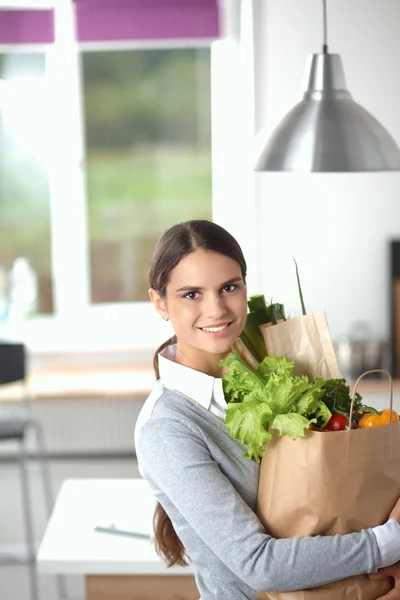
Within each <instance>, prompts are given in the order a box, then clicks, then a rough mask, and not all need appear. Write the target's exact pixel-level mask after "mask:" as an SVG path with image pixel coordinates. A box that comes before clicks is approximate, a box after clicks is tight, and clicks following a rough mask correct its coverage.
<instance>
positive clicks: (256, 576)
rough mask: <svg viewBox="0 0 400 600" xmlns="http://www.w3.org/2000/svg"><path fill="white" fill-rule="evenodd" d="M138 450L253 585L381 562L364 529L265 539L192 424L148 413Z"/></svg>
mask: <svg viewBox="0 0 400 600" xmlns="http://www.w3.org/2000/svg"><path fill="white" fill-rule="evenodd" d="M138 455H139V458H140V466H141V471H142V473H143V476H144V477H145V478H146V479H148V480H149V482H150V483H152V484H153V485H154V486H155V487H156V488H157V489H159V490H160V491H161V492H162V493H164V494H165V495H166V496H167V497H168V498H169V499H170V501H171V502H172V503H173V504H174V505H175V507H176V508H177V510H178V511H179V512H180V514H181V515H182V517H183V518H184V519H185V520H186V521H187V523H189V525H190V526H191V527H192V528H193V529H194V530H195V532H196V533H197V535H198V536H200V537H201V538H202V540H203V541H204V543H205V544H206V545H207V546H208V547H209V548H210V549H211V550H212V551H213V552H214V554H216V555H217V556H218V557H219V559H220V560H221V561H222V562H223V563H224V564H225V565H226V566H227V567H228V568H229V569H230V570H231V571H232V572H233V573H234V574H235V575H236V576H237V577H239V578H240V579H242V580H243V581H244V582H245V583H246V584H247V585H249V586H250V587H251V588H253V589H255V590H268V591H292V590H300V589H306V588H311V587H315V586H319V585H324V584H327V583H330V582H333V581H338V580H341V579H345V578H346V577H350V576H352V575H360V574H363V573H374V572H376V570H377V569H378V568H379V567H380V566H381V557H380V551H379V547H378V543H377V540H376V537H375V535H374V533H373V532H372V530H371V529H367V530H363V531H362V532H360V533H352V534H348V535H335V536H316V537H297V538H288V539H273V538H271V536H269V535H267V534H266V533H265V531H264V528H263V526H262V524H261V523H260V521H259V519H258V518H257V516H256V515H255V513H254V512H253V511H252V510H251V509H250V508H249V506H248V505H247V504H246V503H245V502H244V500H243V499H242V498H241V496H240V495H239V494H238V493H237V491H236V490H235V488H234V487H233V485H232V484H231V483H230V481H229V480H228V479H227V477H226V476H225V475H224V474H223V473H222V472H221V471H220V469H219V467H218V464H217V463H216V462H215V461H214V460H213V459H212V458H211V456H210V453H209V450H208V448H207V446H206V444H205V443H204V440H203V439H202V436H201V435H200V434H199V432H197V431H196V429H195V428H193V430H192V429H191V428H190V427H188V426H187V425H186V424H184V423H181V422H179V421H177V420H175V419H169V418H162V419H161V418H153V419H151V420H150V421H148V422H147V423H146V425H144V427H143V429H142V430H141V432H140V435H139V439H138ZM182 541H183V542H184V540H182ZM399 547H400V539H399ZM396 560H400V550H399V557H398V558H396Z"/></svg>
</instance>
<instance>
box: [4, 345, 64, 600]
mask: <svg viewBox="0 0 400 600" xmlns="http://www.w3.org/2000/svg"><path fill="white" fill-rule="evenodd" d="M17 382H19V383H20V385H21V391H22V393H21V401H20V402H18V411H16V410H15V404H16V403H15V402H13V410H12V411H10V413H9V415H7V412H5V411H4V408H5V404H4V403H2V402H1V400H0V443H1V442H9V441H15V442H17V443H18V450H19V451H18V456H17V461H18V465H19V469H20V476H21V491H22V507H23V516H24V525H25V537H26V545H27V556H26V557H18V556H15V555H10V554H7V555H5V554H1V553H0V566H4V565H10V564H16V563H18V564H27V565H28V566H29V575H30V590H31V599H32V600H39V585H38V577H37V572H36V565H35V561H36V550H35V541H34V528H33V511H32V502H31V488H30V482H29V476H28V455H27V452H26V438H27V434H28V433H29V432H30V431H33V432H34V433H35V438H36V445H37V450H38V460H39V461H40V466H41V468H40V472H41V478H42V485H43V493H44V500H45V507H46V510H47V513H48V516H49V517H50V515H51V511H52V508H53V493H52V487H51V479H50V469H49V460H48V455H47V451H46V447H45V441H44V434H43V429H42V426H41V423H39V421H37V420H36V419H35V418H34V417H33V415H32V410H31V401H30V393H29V386H28V383H27V381H26V350H25V347H24V345H23V344H21V343H11V342H10V343H9V342H2V341H0V386H1V385H4V384H10V383H17ZM2 409H3V410H2ZM2 413H3V414H2ZM64 585H65V582H64V578H63V577H61V576H59V577H58V578H57V586H58V592H59V595H60V597H62V598H65V597H66V593H65V587H64Z"/></svg>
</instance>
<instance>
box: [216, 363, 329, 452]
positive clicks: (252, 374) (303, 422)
mask: <svg viewBox="0 0 400 600" xmlns="http://www.w3.org/2000/svg"><path fill="white" fill-rule="evenodd" d="M220 364H221V365H223V366H226V367H227V372H226V373H225V375H224V376H223V383H224V390H227V391H228V392H229V393H228V398H231V399H233V400H234V401H233V402H230V403H229V404H228V408H227V411H226V418H225V425H226V427H227V429H228V431H229V433H230V435H231V436H232V437H233V439H236V440H239V441H240V442H241V443H242V444H243V445H244V446H245V447H246V453H245V456H246V458H250V459H254V460H255V461H256V462H258V463H259V462H260V460H261V458H262V456H263V455H264V451H265V444H266V443H267V442H268V441H269V440H270V439H271V434H270V432H269V430H270V429H276V430H278V431H279V433H280V435H290V436H292V437H293V438H296V437H304V435H305V431H306V430H307V429H309V428H310V426H311V423H318V425H319V426H324V425H325V423H326V422H327V421H328V420H329V419H330V417H331V413H330V411H329V409H328V408H327V406H326V405H325V404H324V403H323V402H322V401H321V400H320V398H321V397H322V396H323V395H324V383H325V381H324V379H322V378H316V379H315V381H314V382H310V381H309V380H308V377H306V376H302V377H293V375H292V373H293V370H294V363H293V362H292V361H289V360H287V359H286V358H279V357H277V356H266V357H265V358H264V360H263V361H262V362H261V363H260V365H259V367H258V368H257V370H255V371H254V370H253V369H251V368H250V367H249V366H248V365H247V364H246V363H245V362H244V361H243V360H242V359H241V358H240V355H239V353H238V352H237V351H234V352H231V353H230V354H229V355H228V357H227V358H225V359H224V360H223V361H221V362H220Z"/></svg>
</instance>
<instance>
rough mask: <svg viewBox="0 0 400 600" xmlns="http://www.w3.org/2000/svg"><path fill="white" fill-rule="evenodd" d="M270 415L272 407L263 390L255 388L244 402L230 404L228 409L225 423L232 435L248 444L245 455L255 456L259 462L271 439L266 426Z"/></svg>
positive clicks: (248, 456)
mask: <svg viewBox="0 0 400 600" xmlns="http://www.w3.org/2000/svg"><path fill="white" fill-rule="evenodd" d="M270 417H271V409H270V407H269V406H268V404H267V403H266V402H265V398H264V395H263V393H262V390H254V391H253V392H252V393H251V394H249V396H248V397H247V398H246V399H245V400H244V401H243V402H236V403H233V404H229V405H228V408H227V410H226V418H225V425H226V427H227V429H228V431H229V433H230V435H231V436H232V437H233V439H235V440H239V441H240V442H241V443H242V444H243V445H244V446H246V448H247V451H246V453H245V457H246V458H254V459H255V460H256V461H257V462H258V463H259V462H260V459H261V458H262V456H263V454H264V448H265V443H266V442H267V441H268V440H269V439H271V434H270V433H269V432H268V431H267V429H266V428H265V425H266V424H267V423H268V422H269V420H270Z"/></svg>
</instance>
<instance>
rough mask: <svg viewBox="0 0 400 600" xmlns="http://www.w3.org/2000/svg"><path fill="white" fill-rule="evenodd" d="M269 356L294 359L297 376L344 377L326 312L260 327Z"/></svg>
mask: <svg viewBox="0 0 400 600" xmlns="http://www.w3.org/2000/svg"><path fill="white" fill-rule="evenodd" d="M260 331H261V333H262V336H263V338H264V342H265V346H266V348H267V353H268V356H272V355H275V356H285V357H286V358H287V359H288V360H293V361H294V364H295V369H294V372H293V375H294V376H297V375H307V376H308V377H309V378H310V379H313V378H314V377H316V376H319V377H324V379H339V378H340V377H341V374H340V370H339V366H338V364H337V360H336V355H335V351H334V349H333V344H332V339H331V334H330V331H329V326H328V321H327V318H326V314H325V311H321V312H317V313H311V314H310V315H304V316H301V317H296V318H294V319H288V320H287V321H283V322H282V323H278V324H277V325H272V326H270V325H269V324H266V325H261V326H260Z"/></svg>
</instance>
